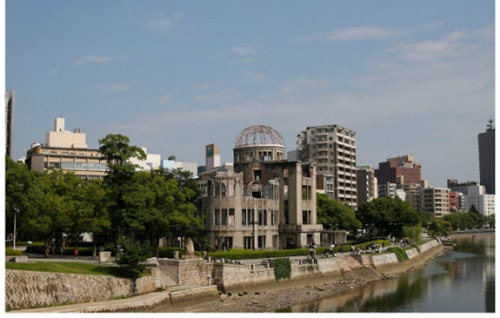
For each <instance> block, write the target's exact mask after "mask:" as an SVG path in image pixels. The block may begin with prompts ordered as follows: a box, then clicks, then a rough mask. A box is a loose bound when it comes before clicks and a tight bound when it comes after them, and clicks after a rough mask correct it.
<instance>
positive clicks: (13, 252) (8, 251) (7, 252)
mask: <svg viewBox="0 0 500 318" xmlns="http://www.w3.org/2000/svg"><path fill="white" fill-rule="evenodd" d="M21 255H23V252H22V251H19V250H13V249H12V248H9V247H7V248H6V249H5V256H21Z"/></svg>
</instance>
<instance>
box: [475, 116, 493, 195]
mask: <svg viewBox="0 0 500 318" xmlns="http://www.w3.org/2000/svg"><path fill="white" fill-rule="evenodd" d="M477 139H478V146H479V183H480V184H481V185H484V187H485V188H486V193H487V194H495V126H494V124H493V120H491V119H490V121H489V123H488V125H487V126H486V131H485V132H483V133H480V134H479V135H478V136H477Z"/></svg>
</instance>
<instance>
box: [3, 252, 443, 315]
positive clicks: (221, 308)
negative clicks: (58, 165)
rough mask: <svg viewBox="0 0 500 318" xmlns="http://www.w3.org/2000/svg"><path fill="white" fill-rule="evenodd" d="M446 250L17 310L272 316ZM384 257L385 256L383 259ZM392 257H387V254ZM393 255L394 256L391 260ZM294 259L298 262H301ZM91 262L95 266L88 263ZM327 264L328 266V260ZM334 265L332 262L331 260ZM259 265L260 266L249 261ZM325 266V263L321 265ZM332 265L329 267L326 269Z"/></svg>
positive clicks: (345, 260)
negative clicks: (238, 281)
mask: <svg viewBox="0 0 500 318" xmlns="http://www.w3.org/2000/svg"><path fill="white" fill-rule="evenodd" d="M442 250H443V246H442V245H441V244H439V245H437V246H433V247H432V248H430V249H428V250H427V251H425V252H422V253H419V254H418V255H416V256H413V257H412V258H411V259H410V260H408V261H405V262H399V263H396V264H380V263H379V264H376V265H375V264H371V265H370V264H369V263H368V261H367V259H370V260H371V261H372V262H373V260H372V257H371V256H369V255H366V256H365V255H364V256H363V257H364V259H365V261H360V260H361V257H353V255H351V254H350V253H339V254H337V255H336V256H335V257H334V258H332V259H335V262H337V263H338V264H342V268H341V270H340V271H336V272H325V271H323V272H321V271H312V272H310V273H307V275H301V276H300V277H297V278H292V279H283V280H280V281H274V280H273V281H267V282H266V283H257V284H254V285H248V284H245V285H233V286H231V287H230V288H227V289H226V290H224V291H221V290H220V289H218V288H217V286H216V285H209V286H199V285H198V286H194V285H186V286H173V287H169V288H166V289H164V290H161V291H157V292H150V293H147V294H143V295H138V296H133V297H128V298H124V299H115V300H108V301H94V302H85V303H78V304H68V305H61V306H50V307H43V308H36V309H23V310H12V311H11V312H16V313H18V312H19V313H29V312H33V313H43V312H61V313H62V312H64V313H70V312H71V313H90V312H94V313H95V312H154V311H155V308H161V310H160V311H162V312H271V311H275V310H278V309H280V308H285V307H287V306H289V305H293V304H296V303H298V302H302V301H308V300H314V299H316V298H319V297H325V296H328V295H332V294H336V293H339V292H342V291H343V290H346V289H351V288H354V287H358V286H361V285H364V284H366V283H368V282H369V281H373V280H377V279H390V278H393V277H396V276H397V275H399V274H402V273H405V272H407V271H411V270H413V269H415V268H419V267H422V266H424V265H425V264H426V263H427V262H428V261H429V260H430V259H432V258H433V257H435V256H437V255H439V254H440V253H441V252H442ZM382 255H384V254H382ZM386 255H387V254H386ZM389 255H392V254H389ZM300 258H302V259H304V257H298V258H295V260H294V261H299V260H300ZM88 261H91V260H88ZM325 261H327V260H325ZM330 261H331V259H330ZM249 262H252V263H258V260H252V261H249ZM319 263H320V264H318V266H319V265H321V260H319ZM324 264H330V263H328V262H327V263H323V266H324Z"/></svg>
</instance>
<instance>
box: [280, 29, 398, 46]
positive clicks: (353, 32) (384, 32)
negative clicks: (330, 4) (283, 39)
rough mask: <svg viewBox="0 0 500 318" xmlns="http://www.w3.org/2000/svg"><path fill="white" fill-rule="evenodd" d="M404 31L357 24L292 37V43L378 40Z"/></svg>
mask: <svg viewBox="0 0 500 318" xmlns="http://www.w3.org/2000/svg"><path fill="white" fill-rule="evenodd" d="M402 33H403V31H401V30H396V29H389V28H382V27H376V26H357V27H351V28H345V29H338V30H333V31H329V32H324V33H313V34H307V35H304V36H298V37H295V38H293V39H291V40H290V41H289V42H291V43H301V42H317V41H327V42H328V41H360V40H377V39H384V38H388V37H393V36H398V35H400V34H402Z"/></svg>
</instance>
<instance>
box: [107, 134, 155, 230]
mask: <svg viewBox="0 0 500 318" xmlns="http://www.w3.org/2000/svg"><path fill="white" fill-rule="evenodd" d="M129 142H130V141H129V138H128V137H127V136H124V135H120V134H108V135H106V136H105V137H104V138H102V139H99V144H100V147H99V151H100V152H101V153H102V154H103V156H104V158H105V159H106V162H107V164H108V174H107V175H106V176H105V178H104V185H105V186H106V188H107V206H106V208H107V210H108V211H109V215H110V221H111V226H112V228H113V229H115V230H116V231H117V232H118V233H114V234H115V235H118V236H120V233H122V234H127V235H132V232H133V231H134V230H137V228H140V227H141V225H140V224H137V222H134V221H133V219H134V217H133V216H131V215H133V214H134V211H133V209H134V208H135V206H136V205H137V202H135V201H136V199H135V198H134V197H133V194H137V190H138V186H137V185H135V184H134V175H135V173H136V172H135V168H136V166H135V165H134V164H132V163H131V162H130V159H132V158H137V159H139V160H144V159H145V158H146V154H145V153H144V151H143V150H142V149H141V148H139V147H137V146H130V145H129Z"/></svg>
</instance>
